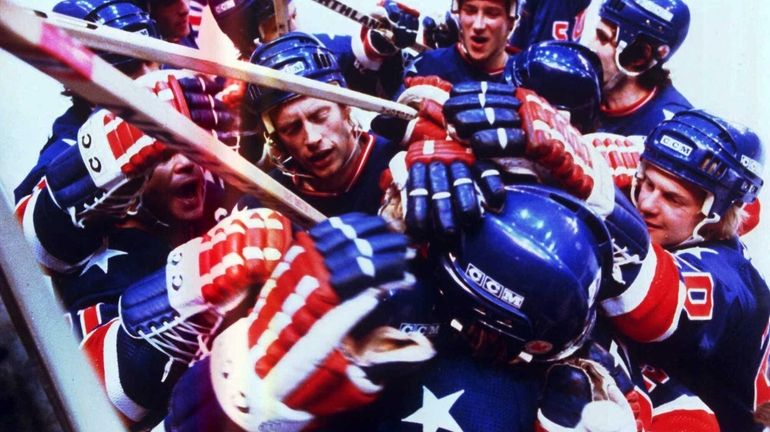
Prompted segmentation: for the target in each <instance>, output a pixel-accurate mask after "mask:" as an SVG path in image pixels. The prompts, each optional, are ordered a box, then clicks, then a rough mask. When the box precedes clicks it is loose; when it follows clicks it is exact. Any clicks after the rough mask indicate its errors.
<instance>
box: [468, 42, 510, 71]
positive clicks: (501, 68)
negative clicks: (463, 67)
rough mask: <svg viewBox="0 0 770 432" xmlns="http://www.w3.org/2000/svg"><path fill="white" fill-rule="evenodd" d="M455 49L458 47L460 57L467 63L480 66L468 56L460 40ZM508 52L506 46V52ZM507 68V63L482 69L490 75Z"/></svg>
mask: <svg viewBox="0 0 770 432" xmlns="http://www.w3.org/2000/svg"><path fill="white" fill-rule="evenodd" d="M455 49H457V52H458V54H460V58H462V59H463V60H464V61H465V62H466V63H468V64H470V65H471V66H473V67H474V68H478V66H476V65H474V64H473V60H472V59H471V58H470V57H468V54H466V53H465V47H463V44H462V43H460V42H457V45H455ZM507 52H508V50H507V47H506V53H507ZM504 70H505V65H503V66H502V67H499V68H494V69H492V70H482V72H484V73H486V74H488V75H500V74H501V73H503V71H504Z"/></svg>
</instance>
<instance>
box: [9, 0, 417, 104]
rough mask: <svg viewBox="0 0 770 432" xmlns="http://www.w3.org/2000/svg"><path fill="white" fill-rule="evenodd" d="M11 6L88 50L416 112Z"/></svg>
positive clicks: (341, 100)
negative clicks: (61, 30) (37, 19)
mask: <svg viewBox="0 0 770 432" xmlns="http://www.w3.org/2000/svg"><path fill="white" fill-rule="evenodd" d="M15 8H16V9H19V10H23V11H25V12H28V14H30V15H31V14H34V15H36V16H38V17H39V18H40V19H45V20H46V22H47V23H49V25H50V26H53V27H58V28H61V29H64V30H66V31H67V32H68V33H70V34H71V35H72V36H74V37H75V38H77V39H78V40H80V41H81V42H82V43H84V44H85V45H87V46H89V47H91V48H93V49H97V50H103V51H109V52H114V53H118V54H123V55H126V56H130V57H135V58H140V59H143V60H148V61H154V62H158V63H163V64H168V65H173V66H176V67H181V68H186V69H190V70H194V71H198V72H203V73H207V74H211V75H217V76H224V77H228V78H233V79H237V80H241V81H246V82H250V83H254V84H257V85H261V86H265V87H272V88H276V89H279V90H283V91H287V92H292V93H298V94H302V95H305V96H310V97H315V98H319V99H326V100H330V101H333V102H337V103H341V104H345V105H350V106H354V107H357V108H361V109H364V110H367V111H373V112H376V113H381V114H387V115H391V116H394V117H399V118H404V119H412V118H414V117H415V116H416V115H417V111H415V110H414V109H413V108H411V107H408V106H406V105H404V104H400V103H396V102H393V101H389V100H386V99H382V98H378V97H374V96H371V95H368V94H364V93H360V92H357V91H354V90H350V89H346V88H343V87H339V86H335V85H332V84H327V83H322V82H318V81H315V80H311V79H308V78H304V77H300V76H297V75H293V74H290V73H285V72H282V71H277V70H275V69H270V68H267V67H264V66H258V65H255V64H252V63H249V62H244V61H239V60H235V59H224V58H216V57H210V56H206V55H204V54H203V53H202V52H201V51H200V50H197V49H193V48H189V47H184V46H181V45H177V44H173V43H170V42H166V41H162V40H159V39H154V38H151V37H147V36H145V35H142V34H139V33H132V32H126V31H123V30H118V29H115V28H111V27H107V26H100V25H96V24H94V23H90V22H87V21H83V20H79V19H75V18H70V17H67V16H64V15H60V14H53V13H52V14H47V13H45V12H41V11H33V10H31V9H26V8H23V7H20V6H15Z"/></svg>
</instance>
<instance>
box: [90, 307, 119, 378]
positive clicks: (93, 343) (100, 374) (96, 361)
mask: <svg viewBox="0 0 770 432" xmlns="http://www.w3.org/2000/svg"><path fill="white" fill-rule="evenodd" d="M113 321H115V324H117V325H120V324H119V323H118V322H117V320H113ZM109 330H110V325H109V324H108V325H104V326H101V327H98V328H96V330H94V331H93V332H91V333H89V334H88V335H87V336H86V338H85V339H84V340H83V345H82V346H81V348H82V350H83V351H84V352H85V353H86V355H87V356H88V359H89V360H90V361H91V365H92V366H93V367H94V371H95V372H96V376H97V378H99V383H101V385H102V387H104V386H105V383H104V380H105V375H104V340H105V339H106V338H107V332H108V331H109ZM112 349H115V347H112Z"/></svg>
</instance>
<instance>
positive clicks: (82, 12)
mask: <svg viewBox="0 0 770 432" xmlns="http://www.w3.org/2000/svg"><path fill="white" fill-rule="evenodd" d="M53 11H54V12H56V13H60V14H62V15H67V16H71V17H74V18H78V19H82V20H85V21H89V22H93V23H97V24H101V25H106V26H109V27H114V28H117V29H121V30H125V31H130V32H135V33H141V34H144V35H147V36H151V37H154V38H156V39H160V31H159V30H158V27H157V25H156V23H155V20H153V19H152V18H150V15H149V14H148V13H147V12H146V11H144V10H143V9H142V8H140V7H139V6H137V5H136V4H135V3H133V2H131V1H129V0H64V1H61V2H59V3H57V4H56V5H55V6H54V7H53ZM99 55H100V56H101V57H102V58H103V59H104V60H106V61H107V62H109V63H110V64H112V65H113V66H115V67H116V68H118V69H120V70H121V71H123V72H129V71H132V70H134V69H136V68H137V67H138V66H139V65H141V63H142V60H140V59H137V58H134V57H128V56H124V55H120V54H114V53H108V52H99Z"/></svg>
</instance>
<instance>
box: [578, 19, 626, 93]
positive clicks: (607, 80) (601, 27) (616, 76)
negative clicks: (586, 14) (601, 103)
mask: <svg viewBox="0 0 770 432" xmlns="http://www.w3.org/2000/svg"><path fill="white" fill-rule="evenodd" d="M616 34H617V27H615V26H614V25H612V24H610V23H608V22H606V21H603V20H600V21H599V22H598V23H597V24H596V30H595V31H594V34H593V35H592V37H590V38H589V39H588V41H586V44H587V45H588V47H589V48H591V50H592V51H593V52H595V53H596V55H597V56H599V59H600V60H601V61H602V72H603V76H604V82H603V83H602V85H603V87H604V91H608V90H611V89H612V88H614V87H615V85H616V84H617V83H618V82H619V81H620V79H621V78H622V77H623V74H622V73H621V71H620V70H619V69H618V66H617V64H616V63H615V53H616V52H617V50H618V46H617V42H616V41H615V37H616Z"/></svg>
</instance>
